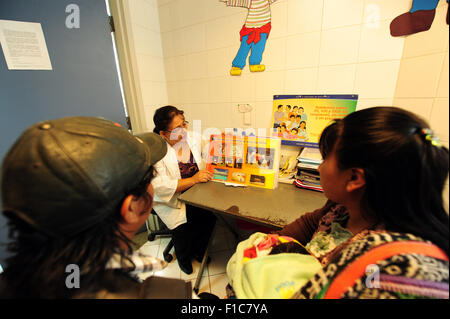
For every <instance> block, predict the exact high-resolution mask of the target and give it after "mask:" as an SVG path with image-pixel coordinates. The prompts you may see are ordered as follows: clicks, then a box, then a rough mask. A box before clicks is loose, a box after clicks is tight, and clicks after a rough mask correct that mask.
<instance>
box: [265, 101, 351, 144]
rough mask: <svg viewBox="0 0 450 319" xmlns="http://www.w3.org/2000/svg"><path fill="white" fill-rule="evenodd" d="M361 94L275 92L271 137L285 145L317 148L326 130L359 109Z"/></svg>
mask: <svg viewBox="0 0 450 319" xmlns="http://www.w3.org/2000/svg"><path fill="white" fill-rule="evenodd" d="M357 102H358V95H274V97H273V111H272V126H271V128H272V136H274V137H280V138H281V139H282V142H281V144H282V145H294V146H301V147H313V148H318V146H319V144H318V143H319V138H320V134H321V133H322V131H323V129H324V128H325V127H326V126H327V125H329V123H330V122H331V121H332V120H334V119H340V118H343V117H345V116H346V115H347V114H349V113H352V112H354V111H355V110H356V104H357Z"/></svg>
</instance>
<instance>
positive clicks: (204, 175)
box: [193, 170, 212, 183]
mask: <svg viewBox="0 0 450 319" xmlns="http://www.w3.org/2000/svg"><path fill="white" fill-rule="evenodd" d="M193 177H194V180H195V182H196V183H206V182H209V181H210V180H211V179H212V174H211V173H210V172H208V171H205V170H201V171H198V172H197V174H195V175H194V176H193Z"/></svg>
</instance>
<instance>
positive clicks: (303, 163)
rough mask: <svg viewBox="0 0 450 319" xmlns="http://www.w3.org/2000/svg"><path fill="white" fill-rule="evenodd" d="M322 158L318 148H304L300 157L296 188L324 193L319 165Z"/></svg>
mask: <svg viewBox="0 0 450 319" xmlns="http://www.w3.org/2000/svg"><path fill="white" fill-rule="evenodd" d="M321 163H322V156H321V155H320V151H319V149H317V148H304V149H303V151H302V152H301V153H300V155H299V156H298V164H297V176H296V180H295V186H297V187H301V188H307V189H312V190H316V191H320V192H323V189H322V186H321V185H320V175H319V165H320V164H321Z"/></svg>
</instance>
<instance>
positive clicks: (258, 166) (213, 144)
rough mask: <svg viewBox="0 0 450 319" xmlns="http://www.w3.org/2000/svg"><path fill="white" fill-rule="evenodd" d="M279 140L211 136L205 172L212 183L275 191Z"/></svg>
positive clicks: (227, 135) (254, 137)
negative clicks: (206, 171) (211, 179)
mask: <svg viewBox="0 0 450 319" xmlns="http://www.w3.org/2000/svg"><path fill="white" fill-rule="evenodd" d="M280 146H281V140H280V139H279V138H270V137H256V136H236V135H233V134H226V135H225V134H222V135H212V136H211V139H210V143H209V148H208V154H207V159H206V169H207V170H208V171H209V172H211V173H212V174H213V180H214V181H219V182H225V183H232V184H240V185H248V186H255V187H260V188H268V189H273V188H276V187H277V185H278V170H279V158H280Z"/></svg>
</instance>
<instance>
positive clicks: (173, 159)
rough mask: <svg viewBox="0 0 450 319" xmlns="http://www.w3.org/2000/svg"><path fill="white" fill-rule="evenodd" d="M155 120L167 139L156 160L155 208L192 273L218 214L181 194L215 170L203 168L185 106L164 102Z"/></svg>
mask: <svg viewBox="0 0 450 319" xmlns="http://www.w3.org/2000/svg"><path fill="white" fill-rule="evenodd" d="M153 122H154V123H155V128H154V129H153V132H154V133H156V134H159V135H160V136H162V137H163V138H164V139H165V141H166V142H167V154H166V156H164V158H163V159H162V160H161V161H159V162H158V163H156V164H155V168H156V170H157V171H158V175H157V176H156V177H155V179H154V180H153V181H152V185H153V188H154V190H155V201H154V207H153V209H154V210H155V212H156V213H157V215H158V216H159V217H160V218H161V220H162V221H163V222H164V224H165V225H166V226H167V227H168V228H169V229H170V230H171V231H172V240H173V244H174V248H175V255H176V256H177V261H178V265H179V266H180V269H181V270H182V271H183V272H184V273H186V274H190V273H192V272H193V268H192V263H191V261H192V259H195V260H197V261H199V262H201V261H202V258H203V255H204V252H205V250H206V247H207V245H208V240H209V238H210V236H211V233H212V231H213V228H214V225H215V222H216V217H215V216H214V214H213V213H211V212H209V211H207V210H204V209H200V208H196V207H193V206H190V205H186V204H184V203H183V202H181V201H180V200H178V196H179V195H180V194H181V193H182V192H184V191H186V190H187V189H189V188H190V187H192V186H194V185H195V184H197V183H206V182H208V181H210V180H211V178H212V174H211V173H210V172H208V171H206V170H203V169H202V168H203V167H202V162H201V154H200V153H201V149H200V147H199V146H198V145H197V144H198V143H195V140H193V139H191V138H190V137H189V134H188V131H187V122H186V120H185V117H184V112H183V111H182V110H179V109H178V108H176V107H175V106H171V105H167V106H163V107H161V108H159V109H157V110H156V111H155V114H154V116H153ZM209 260H210V259H209Z"/></svg>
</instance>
